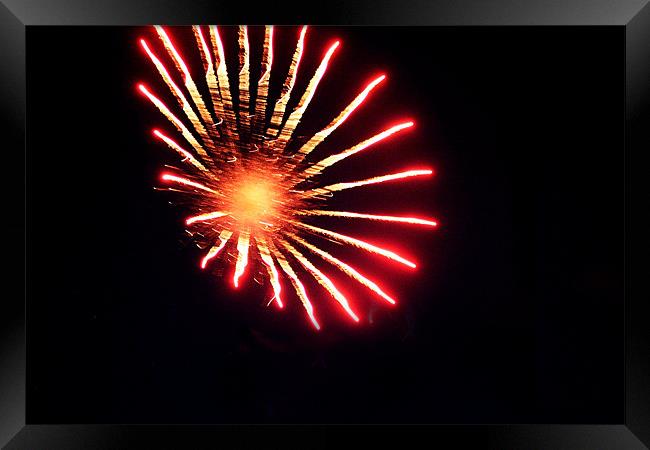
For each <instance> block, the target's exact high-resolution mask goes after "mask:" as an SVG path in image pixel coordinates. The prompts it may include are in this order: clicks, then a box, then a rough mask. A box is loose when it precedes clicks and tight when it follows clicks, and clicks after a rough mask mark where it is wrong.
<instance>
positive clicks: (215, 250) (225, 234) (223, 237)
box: [201, 230, 232, 269]
mask: <svg viewBox="0 0 650 450" xmlns="http://www.w3.org/2000/svg"><path fill="white" fill-rule="evenodd" d="M230 236H232V231H230V230H223V231H221V233H220V234H219V241H220V242H219V245H214V246H212V248H210V251H208V254H207V255H205V256H204V257H203V259H202V260H201V269H205V266H207V264H208V262H209V261H210V260H211V259H212V258H214V257H215V256H217V255H218V254H219V252H220V251H221V250H223V248H224V247H225V246H226V244H227V243H228V240H229V239H230Z"/></svg>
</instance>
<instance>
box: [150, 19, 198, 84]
mask: <svg viewBox="0 0 650 450" xmlns="http://www.w3.org/2000/svg"><path fill="white" fill-rule="evenodd" d="M155 28H156V31H158V33H159V34H160V35H161V36H163V39H164V40H166V41H167V44H168V45H169V48H170V49H171V51H172V57H173V58H174V60H175V61H176V64H178V65H179V66H180V68H181V70H182V71H183V75H184V76H185V79H186V80H188V79H191V78H192V77H191V75H190V71H189V70H188V68H187V66H186V65H185V61H183V58H181V55H180V54H179V53H178V52H177V51H176V47H174V43H173V42H172V40H171V39H170V37H169V35H167V32H166V31H165V29H164V28H163V27H161V26H157V27H155Z"/></svg>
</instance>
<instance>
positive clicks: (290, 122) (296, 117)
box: [275, 41, 340, 152]
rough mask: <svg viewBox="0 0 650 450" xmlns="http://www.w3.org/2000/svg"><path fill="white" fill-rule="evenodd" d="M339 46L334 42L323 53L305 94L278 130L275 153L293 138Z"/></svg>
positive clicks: (280, 150)
mask: <svg viewBox="0 0 650 450" xmlns="http://www.w3.org/2000/svg"><path fill="white" fill-rule="evenodd" d="M339 44H340V42H339V41H336V42H335V43H334V44H332V46H331V47H330V48H329V50H327V53H325V56H324V57H323V60H322V61H321V63H320V65H319V66H318V69H316V73H314V76H313V77H312V79H311V80H309V84H308V85H307V88H306V89H305V92H304V93H303V95H302V97H300V101H298V106H296V108H295V109H294V110H293V111H292V112H291V114H289V118H288V119H287V121H286V122H285V124H284V127H282V129H281V130H280V134H279V137H278V141H277V142H276V145H275V149H276V150H277V151H279V152H282V151H283V150H284V148H285V147H286V145H287V142H289V139H291V137H292V136H293V132H294V131H295V130H296V127H297V126H298V124H299V123H300V120H301V119H302V115H303V114H304V113H305V111H306V110H307V107H308V106H309V103H310V102H311V99H312V98H313V97H314V94H315V93H316V88H317V87H318V83H320V80H321V79H322V78H323V75H325V71H326V70H327V65H328V64H329V61H330V58H331V57H332V55H333V54H334V51H335V50H336V49H337V48H338V46H339Z"/></svg>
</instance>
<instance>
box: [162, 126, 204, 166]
mask: <svg viewBox="0 0 650 450" xmlns="http://www.w3.org/2000/svg"><path fill="white" fill-rule="evenodd" d="M153 134H154V135H155V136H157V137H158V138H160V139H162V140H163V141H164V142H165V143H166V144H167V145H169V146H170V147H172V148H174V149H176V150H178V152H180V153H181V154H182V155H183V156H184V157H185V158H187V159H192V160H194V159H195V158H194V156H192V154H191V153H190V152H188V151H187V150H185V149H183V148H182V147H181V146H180V145H178V143H176V141H174V140H173V139H171V138H170V137H168V136H165V135H164V134H162V133H161V132H160V131H159V130H153Z"/></svg>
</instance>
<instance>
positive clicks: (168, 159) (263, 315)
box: [27, 27, 624, 423]
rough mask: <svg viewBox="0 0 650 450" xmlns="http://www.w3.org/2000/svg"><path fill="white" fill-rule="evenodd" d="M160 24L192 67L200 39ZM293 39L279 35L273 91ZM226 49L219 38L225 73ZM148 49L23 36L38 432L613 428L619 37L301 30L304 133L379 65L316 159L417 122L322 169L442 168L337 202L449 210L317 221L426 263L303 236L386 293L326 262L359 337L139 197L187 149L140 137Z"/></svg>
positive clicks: (89, 33) (158, 121) (173, 211)
mask: <svg viewBox="0 0 650 450" xmlns="http://www.w3.org/2000/svg"><path fill="white" fill-rule="evenodd" d="M171 33H172V34H173V36H174V37H175V41H176V42H177V43H178V46H179V48H180V49H181V50H182V52H183V55H184V56H185V57H186V58H187V61H188V63H190V67H192V68H193V69H192V70H193V71H195V72H194V73H197V74H198V73H199V72H200V69H199V68H200V67H201V66H200V60H199V59H198V52H196V50H195V49H194V47H193V45H194V41H193V37H192V35H191V31H190V30H189V29H171ZM297 33H298V28H292V27H287V28H285V27H278V28H276V33H275V36H276V41H275V48H276V60H275V61H274V68H275V70H276V72H274V78H272V86H271V87H272V93H273V92H277V90H278V88H279V85H280V83H281V82H282V81H283V79H284V76H285V73H286V67H287V65H288V61H289V57H290V55H291V52H292V51H293V46H294V45H295V39H296V37H297ZM235 36H236V34H235V30H234V29H226V30H224V33H223V39H224V45H225V47H226V52H227V54H228V55H230V59H229V63H233V62H234V61H235V57H236V53H235V52H236V40H235ZM261 36H262V33H261V31H260V29H255V28H252V29H251V48H252V51H253V52H254V53H253V56H252V58H253V60H252V67H255V66H256V63H255V61H259V44H260V42H261ZM140 37H147V38H148V40H149V41H150V42H152V43H153V44H154V45H155V46H156V49H157V52H158V53H159V54H162V48H161V46H160V45H159V42H158V41H157V39H156V37H155V35H154V33H153V32H152V30H151V29H147V28H116V27H96V28H88V27H29V28H28V31H27V45H28V52H27V55H28V59H27V68H28V79H27V89H28V90H27V101H28V111H29V114H28V118H27V149H28V154H27V221H28V222H27V223H28V226H27V258H28V259H27V260H28V270H27V276H28V290H27V346H28V347H27V357H28V361H27V422H28V423H94V422H97V423H242V422H246V423H248V422H254V423H265V422H294V423H303V422H305V423H311V422H325V423H367V422H373V423H377V422H380V423H397V422H418V423H513V422H523V423H536V422H551V423H620V422H621V421H622V419H623V403H622V400H621V398H622V391H623V369H622V361H623V346H622V342H621V341H620V339H619V336H621V334H622V331H623V329H622V328H623V297H622V289H623V267H622V265H623V250H622V230H623V222H622V210H621V207H620V200H621V196H622V195H623V187H622V186H623V154H622V150H620V149H621V148H622V139H623V124H622V122H620V120H619V117H620V113H621V110H622V108H623V94H624V92H623V89H622V87H621V86H622V83H621V82H622V80H623V75H624V72H623V69H624V68H623V56H622V54H621V52H620V48H621V47H620V46H622V45H623V38H624V35H623V30H621V29H618V28H611V27H609V28H608V27H602V28H598V27H589V28H572V27H537V28H519V27H507V28H506V27H484V28H475V27H448V28H426V27H420V28H406V27H393V28H381V27H379V28H373V27H353V28H337V27H312V28H311V29H310V31H309V32H308V34H307V44H306V51H305V55H304V59H303V61H302V62H301V66H300V71H299V74H300V75H299V78H298V81H297V84H296V87H295V91H294V92H302V89H304V87H305V85H306V83H307V82H308V81H309V77H310V76H311V74H312V73H313V71H314V70H315V68H316V66H317V65H318V63H319V61H320V58H321V57H322V55H323V53H324V52H325V50H326V48H327V46H328V44H330V43H331V42H333V41H334V40H335V39H340V40H341V42H342V47H341V48H340V50H339V51H338V54H337V55H336V56H335V58H334V59H333V61H332V63H331V64H330V66H329V68H328V72H327V74H326V76H325V78H324V79H323V81H322V82H321V84H320V85H319V87H318V90H317V93H316V96H315V98H314V100H313V101H312V103H311V105H310V107H309V110H308V112H307V114H306V115H305V118H304V121H303V123H301V125H300V127H299V129H298V130H297V132H298V133H297V134H298V135H300V136H304V137H307V136H309V135H310V133H314V132H315V131H318V130H319V129H320V128H322V127H323V126H325V125H327V124H328V123H329V121H330V120H331V118H332V117H334V116H335V115H336V114H338V112H339V111H340V109H342V107H344V106H345V105H346V104H347V103H348V102H349V101H350V100H351V99H352V98H353V97H354V96H355V95H356V93H357V92H358V91H359V90H360V89H361V88H362V87H363V86H365V84H366V83H367V82H368V81H369V80H371V79H372V78H373V77H375V76H377V75H378V74H380V73H386V74H387V75H388V81H387V82H386V83H385V84H384V85H382V86H381V87H380V88H378V89H377V90H376V92H375V93H373V94H372V97H371V98H370V99H369V100H368V102H367V104H365V105H364V106H363V107H362V108H360V109H359V110H358V111H356V112H355V113H354V115H353V116H351V118H350V119H349V121H348V122H346V123H345V124H344V125H343V126H341V127H340V128H339V129H338V130H337V131H336V132H335V133H334V134H333V135H332V136H330V137H329V138H328V139H327V140H326V141H325V143H323V144H322V145H321V146H319V148H318V155H319V156H322V155H328V154H331V153H332V152H335V151H340V150H342V149H345V148H347V147H349V146H350V145H352V144H354V143H356V142H358V141H360V140H362V139H365V138H367V137H370V136H372V135H374V134H375V133H377V132H379V131H381V130H383V129H385V128H386V127H388V126H390V125H393V124H395V123H397V122H400V121H402V120H404V119H413V120H414V121H415V122H416V126H415V127H414V129H413V130H411V131H409V132H406V133H403V134H401V135H400V136H399V137H394V138H392V139H390V140H387V141H385V142H384V143H381V144H379V145H377V146H375V147H373V148H372V150H368V151H366V152H364V153H362V154H360V155H357V156H354V157H352V158H349V159H348V160H346V162H345V163H341V164H338V165H337V166H335V167H333V168H332V169H331V170H328V173H327V175H326V176H325V177H324V180H326V181H329V180H337V181H338V180H346V181H349V180H356V179H362V178H365V177H368V176H375V175H380V174H384V173H390V172H395V171H399V170H404V169H408V168H412V167H433V168H434V169H435V171H436V174H435V176H434V177H433V178H430V179H427V180H422V181H413V182H405V183H392V184H390V185H389V184H384V185H380V186H376V187H366V188H361V189H355V190H350V191H348V192H342V193H340V195H338V194H337V195H336V200H335V202H333V204H332V205H331V206H330V208H331V209H339V210H352V211H361V212H378V213H384V214H416V213H417V214H419V215H421V216H428V217H435V218H436V219H437V220H438V221H439V222H440V226H439V227H438V229H436V230H433V231H432V230H430V229H423V228H421V227H415V226H411V227H409V226H396V225H391V224H372V223H368V222H362V223H358V222H357V223H355V222H353V221H346V220H341V219H329V220H319V221H318V222H313V223H319V224H321V225H326V226H328V227H332V228H334V229H337V230H339V231H342V232H345V233H346V234H350V235H352V236H364V237H367V238H368V239H369V240H371V241H373V242H382V243H386V244H387V245H390V246H391V248H392V249H395V250H396V251H399V252H401V254H404V255H405V256H407V257H408V258H412V259H414V260H416V261H417V262H418V268H417V269H416V270H414V271H411V270H408V269H407V268H402V267H401V266H399V265H396V264H392V263H386V261H385V260H383V259H382V258H380V257H373V256H370V255H368V254H367V253H363V252H360V251H357V250H351V249H343V248H340V247H339V246H333V245H332V244H330V243H327V241H324V240H316V241H315V242H316V243H319V244H322V245H323V247H324V248H327V249H328V250H332V251H333V252H334V251H335V256H338V257H341V258H342V259H343V260H347V261H350V262H352V263H354V265H355V266H357V267H359V268H360V269H362V271H363V272H364V273H366V274H368V275H371V276H372V278H374V279H377V280H382V285H383V286H385V287H386V290H387V291H388V292H389V293H391V294H394V296H395V297H396V298H397V299H398V301H399V303H398V305H397V306H396V307H390V306H387V305H385V304H384V303H382V302H380V301H378V300H377V299H376V298H375V297H373V295H372V294H369V293H368V291H367V290H365V289H364V288H363V287H361V286H359V287H356V286H354V283H351V282H350V281H349V279H346V278H345V276H343V275H338V274H336V273H335V272H334V271H333V270H331V268H330V267H327V266H326V265H325V264H324V263H322V262H321V261H319V262H318V266H319V267H321V268H323V269H327V273H328V275H332V279H333V280H334V281H335V282H336V283H337V284H338V285H340V286H341V287H342V290H343V291H344V292H345V293H346V294H347V295H349V298H350V300H351V301H352V302H353V304H354V305H357V310H359V311H360V312H363V314H362V320H361V323H360V324H358V325H355V324H353V323H351V322H350V321H349V320H347V319H346V317H345V316H344V314H343V313H342V312H341V310H340V308H337V307H335V306H334V305H333V303H334V302H333V300H332V299H331V298H329V297H328V296H327V294H326V293H325V291H323V290H319V289H318V288H317V287H316V286H315V285H314V284H313V283H307V288H308V290H309V292H310V293H311V297H312V299H313V303H314V306H315V308H316V311H317V313H318V314H319V318H320V322H321V325H322V326H323V330H321V331H320V332H314V331H313V329H312V328H311V327H310V325H309V323H308V322H307V320H306V318H305V315H304V312H303V311H302V309H301V307H300V305H299V303H298V300H297V299H296V298H295V296H291V295H288V294H287V297H286V302H285V303H287V307H286V311H283V312H277V311H276V310H275V309H274V308H266V307H265V306H264V305H265V303H266V302H265V299H266V300H268V298H269V289H268V286H260V285H258V284H257V283H255V282H254V281H253V279H252V278H253V277H252V272H249V273H248V275H247V276H246V277H245V278H244V279H243V286H242V287H241V288H240V289H239V290H234V289H233V288H232V284H231V280H230V277H231V274H232V270H233V267H232V266H231V265H229V264H225V263H216V264H215V265H214V267H215V270H222V271H224V272H225V274H226V276H228V279H221V278H218V277H216V276H214V275H211V274H210V273H206V272H205V271H201V270H200V268H199V267H198V262H199V261H200V258H201V257H202V256H203V254H204V253H203V252H202V251H200V250H199V249H198V248H196V246H194V245H193V244H192V243H191V242H190V240H189V239H188V238H187V235H186V234H185V232H184V231H183V230H184V227H183V219H184V218H185V217H186V216H187V215H188V210H187V209H186V208H185V207H184V206H182V205H178V204H173V205H170V204H169V203H170V202H172V203H176V201H177V200H178V199H177V198H176V197H174V195H170V194H169V193H164V192H160V191H155V190H154V189H153V187H154V186H156V185H160V183H159V182H158V178H159V176H160V173H161V171H162V166H163V165H164V164H177V162H178V160H177V158H176V155H175V154H174V153H173V152H171V151H170V150H169V149H167V147H166V146H164V145H163V144H161V143H160V142H159V141H158V140H157V139H155V138H154V137H153V136H152V135H151V129H152V128H154V127H156V128H161V129H163V130H166V131H168V132H169V133H174V131H173V128H172V127H171V125H169V124H168V123H167V122H166V120H165V119H164V117H162V116H161V115H160V114H159V112H158V111H157V110H155V109H154V108H153V107H152V106H151V105H150V104H149V102H148V101H147V100H146V99H145V98H143V97H142V96H141V95H139V94H138V93H137V91H136V84H137V83H138V82H140V81H144V82H146V83H147V85H148V86H150V87H151V88H152V90H154V91H155V92H156V93H160V94H162V93H164V92H165V90H166V88H165V86H164V84H163V83H162V81H161V80H160V78H159V77H158V74H157V73H156V71H155V69H154V68H153V66H152V65H151V63H150V62H149V61H148V60H147V58H146V55H145V54H144V53H143V51H142V50H141V49H140V48H139V46H138V43H137V40H138V38H140ZM169 67H170V68H171V67H172V66H171V64H170V65H169ZM230 67H233V66H232V64H231V65H230ZM162 96H163V97H164V95H162ZM164 98H166V97H164ZM294 104H295V103H293V102H292V103H290V105H289V106H290V107H291V106H293V105H294ZM168 105H170V106H171V105H174V103H173V102H172V101H171V99H170V100H169V101H168ZM178 140H179V141H181V139H180V137H179V138H178ZM303 278H304V279H305V280H306V279H307V276H306V275H304V276H303ZM283 286H284V288H285V290H286V291H289V290H290V286H289V283H288V282H287V281H286V279H285V280H283Z"/></svg>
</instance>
